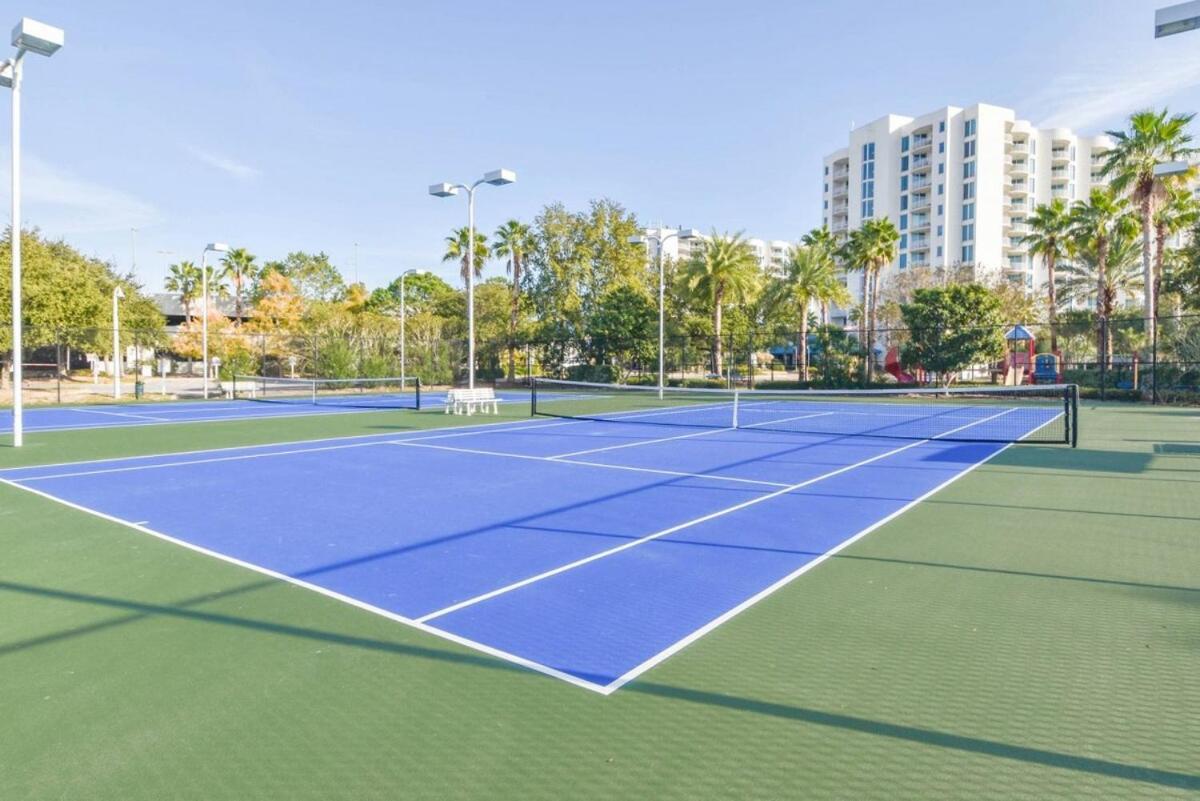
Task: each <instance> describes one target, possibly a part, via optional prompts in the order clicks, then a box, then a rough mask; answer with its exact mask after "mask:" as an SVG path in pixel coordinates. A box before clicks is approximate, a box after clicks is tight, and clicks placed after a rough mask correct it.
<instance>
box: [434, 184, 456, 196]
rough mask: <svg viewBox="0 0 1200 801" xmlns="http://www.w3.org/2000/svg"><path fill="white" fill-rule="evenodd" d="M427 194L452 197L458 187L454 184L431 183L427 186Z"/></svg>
mask: <svg viewBox="0 0 1200 801" xmlns="http://www.w3.org/2000/svg"><path fill="white" fill-rule="evenodd" d="M429 194H431V195H433V196H434V197H454V196H455V195H457V194H458V187H457V186H455V185H454V184H445V183H442V184H432V185H431V186H430V187H429Z"/></svg>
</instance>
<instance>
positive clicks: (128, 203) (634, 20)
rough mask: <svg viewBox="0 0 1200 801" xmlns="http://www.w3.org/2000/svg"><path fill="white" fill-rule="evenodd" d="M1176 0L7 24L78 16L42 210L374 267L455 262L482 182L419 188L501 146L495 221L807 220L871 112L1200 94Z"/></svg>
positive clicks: (363, 269) (353, 2)
mask: <svg viewBox="0 0 1200 801" xmlns="http://www.w3.org/2000/svg"><path fill="white" fill-rule="evenodd" d="M1166 2H1168V0H1161V2H1160V1H1159V0H1004V2H992V1H991V0H987V1H986V2H985V1H984V0H921V2H913V1H912V0H904V1H903V2H891V1H890V0H888V1H886V2H885V1H882V0H877V1H873V2H865V1H861V0H835V1H834V2H817V1H816V0H809V1H808V2H790V3H785V2H759V1H758V0H739V2H731V1H730V0H725V2H708V1H707V0H697V1H696V2H654V0H642V2H625V1H624V0H609V2H604V3H574V2H562V1H561V0H557V1H556V2H553V3H551V2H542V1H541V0H525V1H524V2H521V1H520V0H518V2H510V3H495V2H476V1H475V0H456V1H455V2H452V3H450V2H416V0H404V1H403V2H385V0H376V1H375V2H365V1H358V0H339V2H336V3H329V2H312V1H310V0H275V1H268V0H241V2H233V1H232V0H209V2H203V3H183V2H172V3H164V2H159V1H158V0H155V2H149V1H147V2H132V1H131V0H105V2H103V3H97V2H95V1H94V0H19V2H18V3H16V4H9V5H8V6H7V8H9V9H10V11H9V13H10V14H11V15H12V17H13V19H12V24H15V22H16V21H17V20H16V18H17V16H18V15H19V14H25V15H28V16H31V17H34V18H35V19H39V20H41V21H44V22H47V23H50V24H52V25H56V26H58V27H61V28H64V29H65V30H66V45H65V47H64V48H63V49H62V51H60V52H59V53H58V54H56V55H55V56H54V57H53V58H51V59H44V58H40V57H36V56H32V55H31V56H28V57H27V59H26V68H25V82H24V87H25V91H24V104H23V121H24V125H23V144H24V146H23V153H24V169H23V171H22V172H23V180H24V192H23V197H24V219H25V225H26V227H31V226H37V227H39V228H40V229H41V231H42V233H43V234H44V235H46V236H49V237H52V238H55V239H57V238H63V239H66V240H67V241H68V242H70V243H71V244H72V245H74V246H75V247H77V248H79V249H80V250H82V251H83V252H84V253H86V254H88V255H92V256H96V257H98V258H102V259H105V260H109V261H112V262H113V263H114V264H115V265H116V266H117V267H118V268H119V269H121V270H122V271H126V270H128V269H129V268H130V267H131V265H133V264H134V263H135V259H136V274H137V277H138V278H139V280H140V281H141V282H142V283H143V284H144V285H145V286H146V287H147V289H148V290H151V291H161V285H162V278H163V276H164V274H165V272H166V267H167V265H168V264H170V263H172V262H174V261H179V260H182V259H190V260H193V261H199V258H200V253H201V250H202V249H203V246H204V244H205V243H206V242H210V241H223V242H228V243H230V244H231V245H233V246H235V247H246V248H248V249H249V250H250V251H251V252H252V253H254V254H255V255H257V256H258V258H259V260H260V261H265V260H270V259H277V258H282V257H283V256H284V255H286V254H287V253H288V252H289V251H293V250H304V251H310V252H316V251H325V252H326V253H328V254H329V255H330V257H331V258H332V260H333V261H334V263H335V264H336V265H337V266H338V267H339V268H340V269H341V270H342V272H343V274H344V275H345V276H346V277H347V279H348V280H354V279H355V278H356V277H357V278H358V279H359V280H362V281H364V282H365V283H366V284H368V286H372V287H374V286H380V285H385V284H386V283H388V282H389V281H390V280H392V278H394V277H395V276H397V275H399V274H400V273H401V272H402V271H404V270H406V269H409V268H419V269H431V270H434V271H435V272H438V273H439V274H440V275H442V276H443V277H445V278H447V279H448V280H455V279H454V276H455V275H456V273H457V270H456V268H455V267H453V266H451V265H444V264H442V263H441V256H442V253H443V252H444V239H445V237H446V236H447V234H448V233H449V232H450V230H451V229H452V228H454V227H458V226H462V225H465V224H466V216H467V209H466V201H465V199H464V198H462V197H458V198H449V199H438V198H433V197H430V196H429V195H428V193H427V187H428V186H429V184H433V183H438V182H441V181H450V182H464V183H469V182H471V181H473V180H475V179H477V178H479V177H480V176H482V175H483V173H485V172H487V171H488V170H492V169H495V168H499V167H505V168H508V169H512V170H515V171H516V173H517V182H516V183H515V184H512V185H509V186H505V187H501V188H494V187H490V186H485V187H483V188H481V189H480V191H479V193H478V195H477V220H478V226H479V229H480V230H481V231H483V232H485V233H490V232H491V231H493V230H495V228H496V227H497V226H498V225H499V224H500V223H501V222H503V221H504V220H506V219H509V218H513V217H515V218H517V219H521V220H524V221H530V220H532V219H533V218H534V217H535V216H536V215H537V213H538V212H539V210H540V209H541V208H543V207H544V206H545V205H546V204H549V203H554V202H562V203H564V204H565V205H566V206H567V207H568V208H570V209H585V208H586V206H587V203H588V201H589V200H591V199H593V198H602V197H607V198H611V199H613V200H616V201H618V202H620V203H622V204H623V205H624V206H625V207H626V208H628V209H629V210H631V211H633V212H634V213H635V214H637V216H638V218H639V220H641V221H642V222H643V223H646V224H656V223H659V222H662V223H665V224H667V225H684V226H688V227H694V228H701V229H703V230H706V231H707V230H711V229H716V230H719V231H745V233H746V235H747V236H758V237H762V238H765V239H790V240H795V239H797V238H799V236H800V235H801V234H802V233H803V232H804V231H806V230H808V229H810V228H812V227H815V226H816V225H819V224H820V203H821V195H820V189H821V178H820V171H821V159H822V157H823V156H824V155H825V154H826V153H828V152H830V151H832V150H834V149H836V148H838V147H841V146H844V145H845V142H846V134H847V131H848V130H849V128H850V127H851V126H852V125H853V124H855V123H857V124H859V125H862V124H865V123H867V122H869V121H871V120H873V119H876V118H878V117H880V116H883V115H884V114H887V113H898V114H907V115H917V114H921V113H924V112H927V111H930V110H933V109H935V108H939V107H941V106H944V105H958V106H967V105H971V104H973V103H976V102H985V103H992V104H996V105H1001V106H1007V107H1011V108H1014V109H1016V111H1017V115H1018V117H1020V118H1023V119H1028V120H1030V121H1032V122H1033V123H1034V124H1038V125H1044V124H1052V125H1064V126H1068V127H1071V128H1074V129H1076V130H1077V131H1078V132H1081V133H1095V132H1099V131H1102V130H1105V129H1107V128H1112V127H1119V126H1120V125H1121V123H1122V120H1123V117H1124V116H1125V115H1127V114H1128V113H1129V112H1130V111H1133V110H1136V109H1139V108H1144V107H1147V106H1151V105H1154V106H1162V105H1169V106H1170V107H1171V108H1172V109H1173V110H1192V109H1200V32H1196V33H1192V34H1183V35H1179V36H1175V37H1171V38H1167V39H1162V40H1157V41H1156V40H1155V39H1154V38H1153V35H1152V34H1153V17H1154V9H1155V8H1156V7H1157V6H1159V5H1162V4H1164V3H1166ZM2 24H3V25H8V24H10V23H8V22H2ZM6 105H7V97H5V98H4V100H3V101H0V106H6ZM0 120H2V122H0V129H2V130H0V149H2V152H0V162H2V163H0V180H2V183H0V187H3V189H0V194H3V195H5V197H4V198H3V201H0V202H3V203H5V204H7V202H8V198H7V194H8V193H7V191H6V190H7V187H8V185H9V184H8V171H9V166H8V154H9V152H10V144H11V142H10V138H9V126H8V114H7V110H6V109H3V108H0ZM131 229H137V230H136V233H135V232H133V231H131ZM355 243H357V248H356V246H355ZM356 252H357V259H356V256H355V254H356ZM485 274H486V275H502V274H503V265H501V264H500V263H498V262H495V263H491V264H489V265H488V267H487V269H486V271H485Z"/></svg>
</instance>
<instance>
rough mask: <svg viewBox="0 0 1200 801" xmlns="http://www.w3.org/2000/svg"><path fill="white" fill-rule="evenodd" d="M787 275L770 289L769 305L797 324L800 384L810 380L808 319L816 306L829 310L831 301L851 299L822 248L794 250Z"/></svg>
mask: <svg viewBox="0 0 1200 801" xmlns="http://www.w3.org/2000/svg"><path fill="white" fill-rule="evenodd" d="M783 270H784V273H783V276H782V277H780V278H776V279H774V280H773V281H772V282H771V284H770V286H769V287H768V288H767V303H768V304H769V305H770V306H772V307H774V308H785V309H787V310H788V311H789V312H790V313H792V314H795V315H796V318H797V320H798V323H799V324H798V326H797V327H798V329H799V336H798V337H797V339H798V355H799V357H800V364H799V368H800V380H801V381H807V380H808V315H809V310H810V308H811V307H812V305H813V304H814V303H817V304H820V305H821V306H822V307H826V306H827V305H828V303H829V302H830V301H831V300H837V299H845V298H846V297H848V296H849V293H848V292H847V291H846V287H845V286H843V285H842V283H841V282H840V281H839V280H838V278H837V272H836V267H835V265H834V262H833V259H832V258H829V256H828V254H827V252H826V251H825V250H824V249H823V247H822V246H820V245H809V246H807V247H805V246H798V247H793V248H791V249H790V250H789V251H788V258H787V261H786V262H785V263H784V267H783Z"/></svg>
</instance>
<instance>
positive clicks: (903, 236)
mask: <svg viewBox="0 0 1200 801" xmlns="http://www.w3.org/2000/svg"><path fill="white" fill-rule="evenodd" d="M906 247H908V234H900V249H901V250H904V249H905V248H906Z"/></svg>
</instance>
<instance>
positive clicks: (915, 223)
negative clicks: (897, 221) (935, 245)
mask: <svg viewBox="0 0 1200 801" xmlns="http://www.w3.org/2000/svg"><path fill="white" fill-rule="evenodd" d="M909 228H910V229H911V230H913V231H920V230H924V229H928V228H929V215H928V214H914V215H913V216H912V217H911V218H910V219H909Z"/></svg>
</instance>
